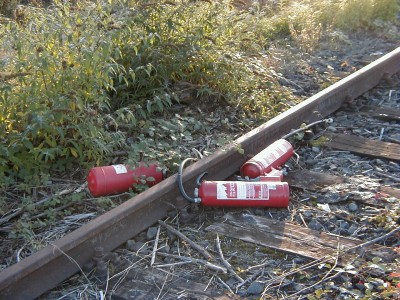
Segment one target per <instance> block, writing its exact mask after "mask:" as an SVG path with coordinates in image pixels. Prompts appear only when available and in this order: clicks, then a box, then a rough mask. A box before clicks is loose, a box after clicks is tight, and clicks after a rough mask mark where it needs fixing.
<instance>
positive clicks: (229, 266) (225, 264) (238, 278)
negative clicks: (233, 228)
mask: <svg viewBox="0 0 400 300" xmlns="http://www.w3.org/2000/svg"><path fill="white" fill-rule="evenodd" d="M217 250H218V254H219V256H220V258H221V261H222V264H223V265H224V266H225V267H226V269H227V270H228V271H229V273H231V274H232V275H233V276H234V277H235V278H236V279H237V280H239V281H240V282H243V281H244V279H243V278H241V277H240V276H239V275H238V274H237V273H236V272H235V270H234V269H233V268H232V265H231V264H230V263H229V262H228V261H227V260H226V259H225V257H224V254H223V253H222V249H221V243H220V241H219V235H218V233H217Z"/></svg>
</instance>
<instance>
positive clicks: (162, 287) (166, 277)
mask: <svg viewBox="0 0 400 300" xmlns="http://www.w3.org/2000/svg"><path fill="white" fill-rule="evenodd" d="M168 275H169V274H167V275H166V276H165V280H164V282H163V284H162V286H161V288H160V292H159V293H158V296H157V298H156V300H158V299H160V296H161V293H162V291H163V290H164V286H165V283H166V282H167V280H168Z"/></svg>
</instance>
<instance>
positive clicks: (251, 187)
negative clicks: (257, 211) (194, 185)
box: [217, 182, 269, 200]
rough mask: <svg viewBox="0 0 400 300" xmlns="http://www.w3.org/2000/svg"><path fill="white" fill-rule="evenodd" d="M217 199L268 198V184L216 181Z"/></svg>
mask: <svg viewBox="0 0 400 300" xmlns="http://www.w3.org/2000/svg"><path fill="white" fill-rule="evenodd" d="M217 199H218V200H269V184H265V183H257V182H217Z"/></svg>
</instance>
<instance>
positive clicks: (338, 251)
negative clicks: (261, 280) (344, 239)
mask: <svg viewBox="0 0 400 300" xmlns="http://www.w3.org/2000/svg"><path fill="white" fill-rule="evenodd" d="M339 256H340V248H339V243H338V245H337V254H336V259H335V263H334V264H333V266H332V268H330V269H329V271H328V272H327V273H326V274H325V275H324V277H322V278H321V279H320V280H319V281H317V282H316V283H314V284H312V285H310V286H307V287H305V288H304V289H301V290H300V291H298V292H296V293H294V294H292V295H290V298H292V297H294V296H296V295H299V294H301V293H302V292H304V291H306V290H308V289H311V288H313V287H314V286H316V285H318V284H321V283H322V282H324V281H325V280H327V278H328V276H329V274H331V273H332V272H333V271H334V270H335V268H336V266H337V263H338V260H339ZM265 291H266V290H265ZM263 295H264V293H263Z"/></svg>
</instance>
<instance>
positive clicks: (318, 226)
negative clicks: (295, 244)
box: [308, 220, 324, 231]
mask: <svg viewBox="0 0 400 300" xmlns="http://www.w3.org/2000/svg"><path fill="white" fill-rule="evenodd" d="M308 227H309V228H310V229H313V230H318V231H321V230H322V229H324V226H322V224H321V223H320V222H318V221H317V220H312V221H311V222H310V223H308Z"/></svg>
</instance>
